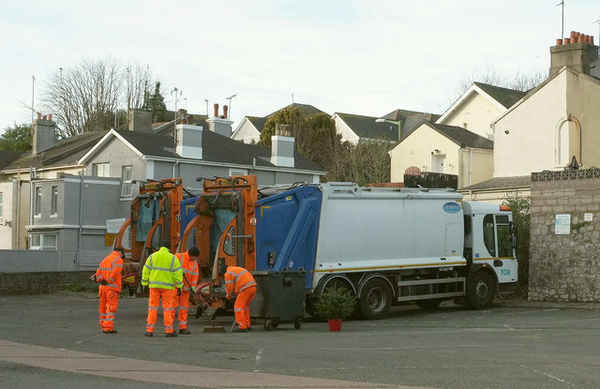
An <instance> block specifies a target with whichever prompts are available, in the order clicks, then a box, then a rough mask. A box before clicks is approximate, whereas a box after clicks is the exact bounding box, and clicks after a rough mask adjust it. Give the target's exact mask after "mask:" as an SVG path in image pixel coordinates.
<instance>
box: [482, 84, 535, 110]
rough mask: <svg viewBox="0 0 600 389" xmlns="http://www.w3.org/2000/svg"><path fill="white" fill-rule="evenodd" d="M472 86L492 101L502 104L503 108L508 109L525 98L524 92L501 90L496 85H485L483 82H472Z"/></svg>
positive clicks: (501, 88)
mask: <svg viewBox="0 0 600 389" xmlns="http://www.w3.org/2000/svg"><path fill="white" fill-rule="evenodd" d="M474 84H475V85H477V86H478V87H479V88H481V89H482V90H483V91H484V92H485V93H487V94H488V95H490V96H491V97H493V98H494V100H496V101H497V102H499V103H500V104H502V105H503V106H504V107H505V108H510V107H511V106H512V105H513V104H514V103H516V102H517V101H519V100H521V98H522V97H523V96H525V92H522V91H519V90H515V89H508V88H503V87H500V86H496V85H490V84H485V83H483V82H474Z"/></svg>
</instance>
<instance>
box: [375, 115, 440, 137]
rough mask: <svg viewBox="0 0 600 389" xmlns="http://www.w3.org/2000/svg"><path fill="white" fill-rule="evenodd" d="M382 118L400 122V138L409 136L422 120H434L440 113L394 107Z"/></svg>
mask: <svg viewBox="0 0 600 389" xmlns="http://www.w3.org/2000/svg"><path fill="white" fill-rule="evenodd" d="M383 118H384V119H388V120H393V121H397V122H398V121H401V122H402V139H404V138H406V137H407V136H409V135H410V134H411V133H412V132H413V131H414V130H416V129H417V127H418V126H420V125H421V123H423V121H424V120H427V121H430V122H435V121H436V120H438V119H439V118H440V115H438V114H435V113H429V112H417V111H408V110H406V109H396V110H394V111H392V112H390V113H388V114H387V115H385V116H383Z"/></svg>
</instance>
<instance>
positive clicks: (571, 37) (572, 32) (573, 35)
mask: <svg viewBox="0 0 600 389" xmlns="http://www.w3.org/2000/svg"><path fill="white" fill-rule="evenodd" d="M569 38H570V39H571V40H573V39H575V38H577V32H575V31H571V36H570V37H569Z"/></svg>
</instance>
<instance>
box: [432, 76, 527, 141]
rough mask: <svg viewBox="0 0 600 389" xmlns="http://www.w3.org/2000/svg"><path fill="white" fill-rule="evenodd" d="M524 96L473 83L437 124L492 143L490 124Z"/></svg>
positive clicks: (516, 92) (512, 91) (515, 91)
mask: <svg viewBox="0 0 600 389" xmlns="http://www.w3.org/2000/svg"><path fill="white" fill-rule="evenodd" d="M524 95H525V93H524V92H521V91H518V90H514V89H508V88H502V87H499V86H495V85H490V84H485V83H483V82H474V83H473V85H471V87H470V88H469V89H467V91H466V92H464V93H463V94H462V95H461V96H460V97H459V98H458V99H457V100H456V101H455V102H454V104H452V105H451V106H450V108H448V109H447V110H446V112H444V113H443V114H442V115H441V116H440V117H439V118H438V119H437V120H436V123H438V124H446V125H449V126H457V127H462V128H464V129H465V130H469V131H471V132H474V133H476V134H478V135H481V136H483V137H485V138H489V139H492V140H493V137H494V134H493V131H492V129H491V127H490V124H491V123H492V122H493V121H494V120H496V118H498V116H500V115H501V114H503V113H504V112H506V110H507V109H508V108H510V107H512V106H513V105H514V104H515V103H516V102H517V101H519V100H520V99H521V98H522V97H523V96H524Z"/></svg>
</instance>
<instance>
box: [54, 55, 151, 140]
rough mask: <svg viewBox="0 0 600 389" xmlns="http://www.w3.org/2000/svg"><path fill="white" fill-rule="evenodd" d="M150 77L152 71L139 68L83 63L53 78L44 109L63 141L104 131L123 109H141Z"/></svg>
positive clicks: (104, 61) (107, 62)
mask: <svg viewBox="0 0 600 389" xmlns="http://www.w3.org/2000/svg"><path fill="white" fill-rule="evenodd" d="M150 77H151V73H150V71H149V69H148V68H147V67H142V66H140V65H128V66H123V65H122V64H120V63H119V62H117V61H115V60H112V59H101V60H94V61H83V62H81V63H80V64H79V65H76V66H73V67H71V68H67V69H64V70H63V71H61V72H57V73H55V74H54V75H53V76H52V77H51V79H50V81H49V82H48V84H47V85H46V88H45V91H44V93H43V103H44V108H45V109H46V110H48V111H50V112H52V113H54V115H55V118H56V121H57V123H58V127H59V129H60V135H61V136H62V137H69V136H73V135H79V134H82V133H85V132H90V131H101V130H105V129H108V128H111V127H113V126H114V124H115V121H117V120H118V119H119V118H120V117H121V116H122V115H120V114H119V113H118V112H119V109H120V108H122V107H123V106H125V107H127V108H141V107H142V105H143V100H144V95H145V91H146V88H147V87H148V85H150V82H151V80H150ZM115 118H117V120H115Z"/></svg>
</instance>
